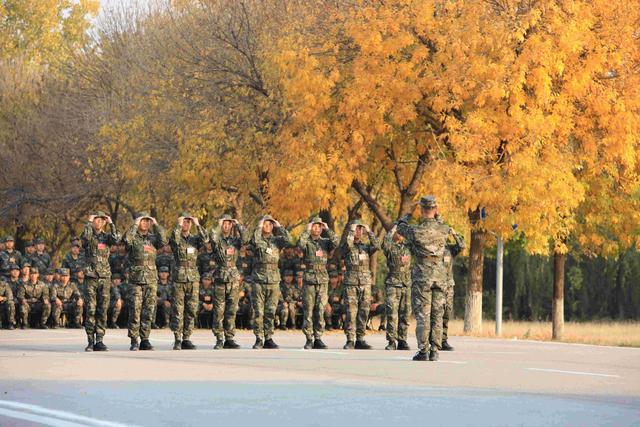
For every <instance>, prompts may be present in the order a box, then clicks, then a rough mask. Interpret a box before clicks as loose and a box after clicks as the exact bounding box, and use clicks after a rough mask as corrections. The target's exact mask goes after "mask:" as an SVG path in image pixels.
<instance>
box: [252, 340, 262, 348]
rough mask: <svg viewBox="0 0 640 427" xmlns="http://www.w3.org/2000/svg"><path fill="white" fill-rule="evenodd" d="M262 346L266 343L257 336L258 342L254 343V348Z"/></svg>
mask: <svg viewBox="0 0 640 427" xmlns="http://www.w3.org/2000/svg"><path fill="white" fill-rule="evenodd" d="M261 348H264V343H263V342H262V339H260V338H256V343H255V344H254V345H253V349H254V350H258V349H261Z"/></svg>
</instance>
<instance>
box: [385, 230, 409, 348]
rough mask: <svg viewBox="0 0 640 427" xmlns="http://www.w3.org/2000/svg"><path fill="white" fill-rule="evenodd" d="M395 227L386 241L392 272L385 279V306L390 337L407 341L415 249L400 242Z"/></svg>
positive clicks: (390, 340)
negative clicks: (413, 251)
mask: <svg viewBox="0 0 640 427" xmlns="http://www.w3.org/2000/svg"><path fill="white" fill-rule="evenodd" d="M395 232H396V228H395V227H394V228H393V229H391V230H390V231H389V232H388V233H387V235H386V236H385V238H384V241H383V242H382V250H383V251H384V255H385V257H386V258H387V267H388V269H389V272H388V273H387V277H386V278H385V280H384V284H385V310H386V314H387V341H389V343H393V344H395V343H396V342H397V341H403V342H405V343H406V341H407V328H408V326H409V316H411V303H410V301H411V288H410V287H409V286H410V283H411V252H410V251H409V248H408V246H407V245H406V244H404V243H403V242H401V243H396V242H394V240H393V235H394V234H395Z"/></svg>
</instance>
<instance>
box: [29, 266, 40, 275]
mask: <svg viewBox="0 0 640 427" xmlns="http://www.w3.org/2000/svg"><path fill="white" fill-rule="evenodd" d="M38 273H39V271H38V267H29V274H38Z"/></svg>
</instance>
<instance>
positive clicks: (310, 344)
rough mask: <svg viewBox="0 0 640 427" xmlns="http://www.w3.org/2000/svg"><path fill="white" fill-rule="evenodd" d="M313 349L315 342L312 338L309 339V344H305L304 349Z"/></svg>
mask: <svg viewBox="0 0 640 427" xmlns="http://www.w3.org/2000/svg"><path fill="white" fill-rule="evenodd" d="M312 348H313V340H312V339H311V338H307V342H306V343H304V349H305V350H310V349H312Z"/></svg>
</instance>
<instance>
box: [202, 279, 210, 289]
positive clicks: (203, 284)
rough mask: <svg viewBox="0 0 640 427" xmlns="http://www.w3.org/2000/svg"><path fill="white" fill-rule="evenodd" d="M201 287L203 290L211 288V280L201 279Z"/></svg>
mask: <svg viewBox="0 0 640 427" xmlns="http://www.w3.org/2000/svg"><path fill="white" fill-rule="evenodd" d="M202 286H204V287H205V288H208V287H209V286H211V279H202Z"/></svg>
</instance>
